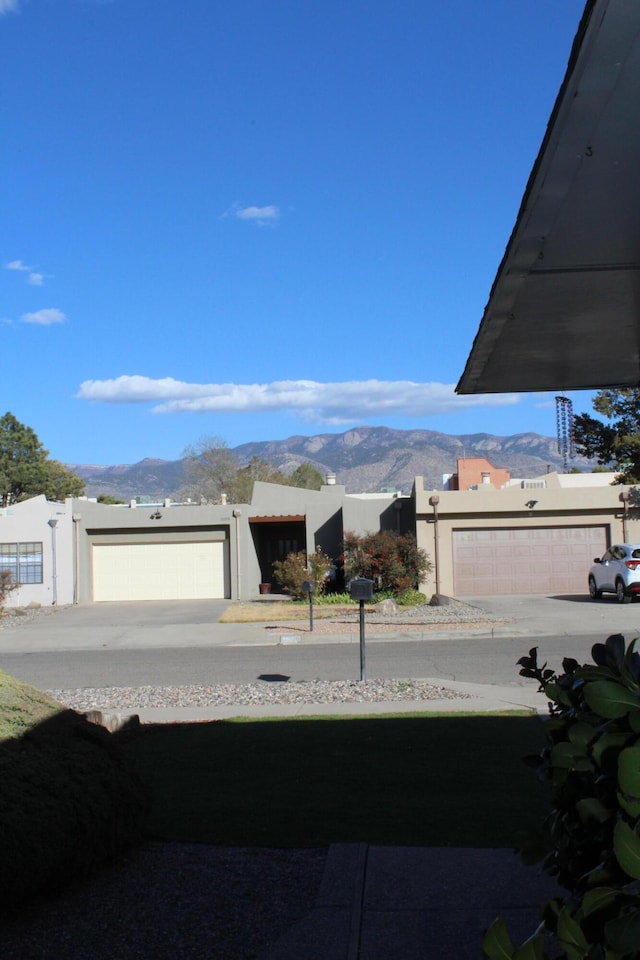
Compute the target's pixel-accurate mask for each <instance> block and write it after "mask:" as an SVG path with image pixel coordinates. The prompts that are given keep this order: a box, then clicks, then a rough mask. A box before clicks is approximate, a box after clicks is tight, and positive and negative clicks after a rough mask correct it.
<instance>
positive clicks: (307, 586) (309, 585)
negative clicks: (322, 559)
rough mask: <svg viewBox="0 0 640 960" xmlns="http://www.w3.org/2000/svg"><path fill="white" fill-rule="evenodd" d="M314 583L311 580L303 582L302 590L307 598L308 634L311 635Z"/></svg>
mask: <svg viewBox="0 0 640 960" xmlns="http://www.w3.org/2000/svg"><path fill="white" fill-rule="evenodd" d="M314 587H315V583H314V582H313V580H305V581H304V583H303V584H302V589H303V590H304V592H305V593H306V594H308V596H309V633H313V590H314Z"/></svg>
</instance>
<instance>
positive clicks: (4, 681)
mask: <svg viewBox="0 0 640 960" xmlns="http://www.w3.org/2000/svg"><path fill="white" fill-rule="evenodd" d="M63 709H64V708H63V707H61V706H60V704H59V703H56V702H55V701H54V700H51V698H50V697H47V696H46V695H45V694H44V693H40V691H39V690H36V689H35V687H30V686H28V684H26V683H22V682H21V681H20V680H16V679H15V677H11V676H9V674H7V673H3V672H2V670H0V741H2V740H7V739H9V738H11V737H19V736H21V735H22V734H23V733H26V732H27V730H30V729H31V728H32V727H34V726H36V725H37V724H39V723H41V722H42V721H43V720H48V719H50V718H51V717H53V716H55V714H57V713H59V712H60V711H61V710H63Z"/></svg>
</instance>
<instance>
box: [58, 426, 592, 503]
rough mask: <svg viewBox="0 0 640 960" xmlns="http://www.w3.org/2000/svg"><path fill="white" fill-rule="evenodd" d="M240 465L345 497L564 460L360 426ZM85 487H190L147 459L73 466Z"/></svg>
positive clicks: (247, 450) (168, 463)
mask: <svg viewBox="0 0 640 960" xmlns="http://www.w3.org/2000/svg"><path fill="white" fill-rule="evenodd" d="M232 449H233V452H234V453H235V454H236V456H237V457H238V459H239V460H240V462H241V463H248V461H249V460H250V459H251V458H252V457H254V456H257V457H260V458H261V459H263V460H266V461H267V462H268V463H270V464H272V465H273V466H274V467H276V468H277V469H278V470H280V471H282V472H283V473H286V474H289V473H292V472H293V471H294V470H295V469H296V467H297V466H299V465H300V464H301V463H310V464H311V465H312V466H313V467H315V468H316V469H317V470H319V471H320V473H322V474H323V475H325V474H327V473H335V474H336V478H337V482H338V483H339V484H344V486H345V487H346V488H347V493H376V492H378V491H380V490H383V489H390V490H402V492H403V493H409V492H410V491H411V486H412V484H413V479H414V477H416V476H421V477H424V483H425V488H426V489H428V490H429V489H432V490H439V489H441V488H442V477H443V475H444V474H449V473H454V472H455V469H456V460H457V459H458V458H459V457H465V456H466V457H486V458H487V460H489V461H490V462H491V463H492V464H493V465H494V466H495V467H504V468H505V469H507V470H509V471H510V473H511V476H512V477H523V478H528V477H535V476H539V475H540V474H543V473H546V472H547V471H548V470H557V471H559V472H562V470H563V463H562V457H561V456H560V455H559V454H558V449H557V442H556V440H555V439H554V438H552V437H543V436H541V435H540V434H538V433H518V434H515V435H514V436H510V437H496V436H493V435H492V434H490V433H473V434H462V435H460V436H451V435H450V434H447V433H437V432H436V431H434V430H391V429H389V428H388V427H357V428H355V429H353V430H347V431H346V432H345V433H337V434H336V433H321V434H317V435H316V436H314V437H303V436H294V437H289V438H288V439H286V440H267V441H262V442H257V443H244V444H241V445H240V446H238V447H234V448H232ZM67 466H68V467H69V469H70V470H73V471H74V473H77V474H78V476H80V477H82V478H83V479H84V480H86V484H87V495H88V496H90V497H95V496H98V494H100V493H105V494H111V495H112V496H114V497H117V498H118V499H121V500H130V499H132V498H133V497H137V496H146V497H149V498H150V499H152V500H155V499H159V500H162V499H164V498H165V497H171V498H175V497H176V495H177V494H178V492H179V490H180V488H181V486H182V485H183V484H184V482H185V476H184V461H183V460H154V459H145V460H141V461H140V462H139V463H135V464H119V465H117V466H96V465H95V464H78V463H76V464H67ZM571 466H575V467H577V468H578V469H580V470H584V471H588V470H590V469H591V468H592V466H593V461H589V460H585V459H584V458H583V457H576V458H575V459H574V460H572V461H571Z"/></svg>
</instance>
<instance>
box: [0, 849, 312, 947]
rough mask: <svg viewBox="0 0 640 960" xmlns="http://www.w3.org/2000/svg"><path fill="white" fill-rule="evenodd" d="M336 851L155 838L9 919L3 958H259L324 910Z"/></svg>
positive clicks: (5, 925)
mask: <svg viewBox="0 0 640 960" xmlns="http://www.w3.org/2000/svg"><path fill="white" fill-rule="evenodd" d="M325 858H326V850H316V849H310V850H274V849H266V848H265V849H263V848H251V847H250V848H246V847H233V848H229V847H214V846H209V845H206V844H195V843H160V842H152V843H146V844H145V845H144V846H142V847H140V848H138V849H136V850H131V851H130V852H129V853H128V854H127V855H126V856H125V857H123V858H122V859H121V860H119V861H118V862H116V863H114V864H112V865H110V866H108V867H106V868H105V869H103V870H101V871H100V873H98V874H96V876H94V877H93V878H92V879H91V880H89V881H88V882H86V883H84V884H78V885H76V886H73V887H70V888H68V889H67V890H65V891H63V892H62V893H60V894H59V895H58V896H56V897H51V898H40V899H39V900H37V901H36V902H34V903H32V904H30V905H29V906H26V907H24V908H23V909H21V910H19V911H17V912H15V913H14V915H13V916H12V917H11V918H10V919H4V918H3V923H2V932H1V933H0V938H1V940H2V947H1V948H0V954H1V956H2V960H251V958H254V957H256V956H257V955H258V954H259V953H261V952H262V951H263V950H265V949H267V948H268V947H269V946H271V945H272V944H274V943H275V942H276V941H277V940H278V939H279V937H280V936H282V935H283V934H284V933H286V931H287V930H288V929H289V928H290V927H291V926H292V925H293V924H294V923H295V922H296V921H297V920H298V919H300V918H302V917H304V916H305V915H306V914H307V913H308V912H309V911H310V910H311V909H312V908H313V906H314V903H315V900H316V897H317V893H318V890H319V888H320V881H321V879H322V872H323V869H324V863H325Z"/></svg>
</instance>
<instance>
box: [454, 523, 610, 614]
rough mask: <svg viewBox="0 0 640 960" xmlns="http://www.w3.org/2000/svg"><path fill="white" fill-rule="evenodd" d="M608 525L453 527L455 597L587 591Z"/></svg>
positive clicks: (605, 543) (605, 544)
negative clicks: (594, 559) (592, 567)
mask: <svg viewBox="0 0 640 960" xmlns="http://www.w3.org/2000/svg"><path fill="white" fill-rule="evenodd" d="M607 529H608V528H607V527H606V526H597V527H522V528H519V527H516V528H515V529H509V530H505V529H502V530H500V529H495V530H454V531H453V576H454V583H455V594H456V596H460V597H464V596H476V597H479V596H485V597H491V596H499V595H500V594H505V593H554V594H558V593H560V594H562V593H585V592H586V590H587V573H588V570H589V567H590V566H591V564H592V563H593V558H594V557H598V556H601V555H602V554H603V553H604V551H605V550H606V549H607V546H608V544H607Z"/></svg>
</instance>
